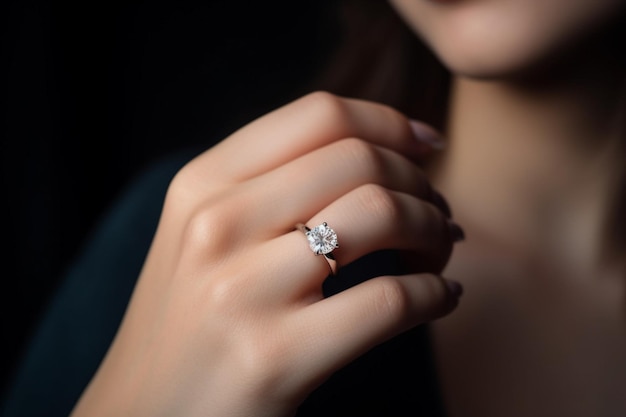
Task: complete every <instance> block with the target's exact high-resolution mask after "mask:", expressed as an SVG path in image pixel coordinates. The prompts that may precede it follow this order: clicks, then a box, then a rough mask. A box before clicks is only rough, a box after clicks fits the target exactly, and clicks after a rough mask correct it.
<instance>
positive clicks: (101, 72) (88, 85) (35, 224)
mask: <svg viewBox="0 0 626 417" xmlns="http://www.w3.org/2000/svg"><path fill="white" fill-rule="evenodd" d="M335 3H336V2H333V1H331V0H323V1H320V0H318V1H302V2H294V1H282V0H281V1H265V2H255V1H232V0H231V1H226V0H220V1H211V0H205V1H191V0H184V1H174V0H169V1H168V0H158V1H85V2H68V1H43V0H42V1H37V0H35V1H16V0H12V1H6V0H5V1H3V2H0V140H1V147H0V158H1V169H2V171H1V176H0V180H1V181H2V182H1V184H0V185H1V194H0V195H1V196H2V200H1V201H2V203H1V204H0V207H1V208H0V210H1V212H0V230H1V231H2V235H1V236H2V241H3V243H4V245H3V249H2V250H1V251H0V253H1V254H2V255H1V257H0V261H1V262H2V263H1V266H0V267H1V271H2V272H1V274H2V286H1V287H0V294H1V297H2V299H1V304H2V311H1V316H2V352H3V353H2V355H1V356H0V357H1V358H2V361H1V378H2V379H1V383H2V388H4V386H5V385H6V383H7V381H8V380H9V377H10V375H11V373H12V372H13V371H14V369H15V366H16V364H17V363H18V361H19V358H20V354H21V352H22V351H23V348H24V344H25V343H26V342H27V341H28V338H29V335H30V334H31V332H32V331H33V326H34V324H35V323H36V322H37V319H38V318H39V317H40V315H41V314H42V312H43V311H44V308H45V305H46V302H47V300H48V299H49V297H50V295H51V294H52V293H53V292H54V290H55V289H56V288H57V286H58V284H59V280H60V279H61V278H62V277H63V274H64V272H65V271H66V270H67V268H68V265H69V264H70V263H71V261H72V259H73V257H74V256H75V255H76V253H77V252H78V251H79V250H80V247H81V245H83V243H84V242H85V240H86V239H88V236H89V231H90V230H91V228H92V227H93V226H94V224H95V222H97V219H98V218H99V216H101V215H102V214H103V212H104V210H106V208H107V207H108V205H109V204H110V202H111V201H112V200H113V199H115V197H116V196H117V195H118V194H119V193H120V192H121V190H122V189H123V187H124V185H125V184H127V183H128V182H129V181H130V180H131V179H132V178H133V177H134V176H135V175H138V174H139V173H140V172H141V171H142V170H143V169H145V168H146V167H147V166H149V165H150V164H151V163H152V162H154V161H156V160H158V159H159V158H161V157H163V156H165V155H167V154H169V153H172V152H176V151H177V150H179V149H184V148H187V147H200V148H203V147H209V146H211V145H212V144H213V143H215V142H216V141H219V140H221V139H222V138H223V137H225V136H226V135H228V134H229V133H231V132H232V131H233V130H235V129H236V128H238V127H239V126H241V125H243V124H245V123H247V122H248V121H250V120H251V119H253V118H255V117H257V116H259V115H261V114H263V113H265V112H267V111H269V110H272V109H273V108H275V107H277V106H279V105H281V104H284V103H285V102H287V101H289V100H292V99H294V98H296V97H298V96H300V95H302V94H304V93H306V92H308V91H310V90H311V89H314V88H316V83H315V81H316V77H315V75H316V74H317V73H318V72H319V71H320V69H321V68H323V66H324V63H325V62H326V60H327V57H328V56H329V54H330V52H331V51H332V50H333V46H334V44H335V36H336V35H337V31H338V26H337V20H336V11H335V8H336V5H335Z"/></svg>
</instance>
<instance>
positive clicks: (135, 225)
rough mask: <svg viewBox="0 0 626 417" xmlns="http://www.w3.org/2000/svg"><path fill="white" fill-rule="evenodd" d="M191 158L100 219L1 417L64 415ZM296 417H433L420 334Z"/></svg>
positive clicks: (319, 393)
mask: <svg viewBox="0 0 626 417" xmlns="http://www.w3.org/2000/svg"><path fill="white" fill-rule="evenodd" d="M193 154H194V152H193V151H190V152H183V153H180V154H176V155H174V156H172V157H170V158H167V159H165V160H163V161H161V162H159V163H157V164H155V165H154V166H153V167H152V168H151V169H149V170H147V172H145V173H144V174H143V175H141V176H139V178H137V179H136V180H135V181H134V182H133V183H132V184H131V185H130V186H129V187H128V189H127V190H126V192H125V193H124V194H123V195H122V196H121V198H120V199H119V200H118V201H117V202H116V203H115V204H114V205H113V206H112V207H111V209H110V210H109V211H108V214H107V215H106V216H105V217H104V218H103V220H102V222H101V223H100V225H99V227H98V228H97V229H96V231H95V233H94V235H93V237H92V239H91V240H90V242H89V244H88V245H87V246H86V247H85V249H84V251H83V252H82V253H81V254H80V256H79V257H78V258H77V260H76V262H75V264H74V265H73V267H72V268H71V269H70V270H69V272H68V274H67V277H66V279H65V281H64V283H63V285H62V286H61V287H60V288H59V291H58V293H57V294H56V295H55V297H54V298H53V299H52V302H51V303H50V305H49V308H48V310H47V313H46V314H45V316H44V318H43V320H42V322H41V324H40V326H39V327H38V330H37V331H36V333H35V334H34V337H33V339H32V341H31V343H30V345H29V348H28V351H27V352H26V353H25V355H24V358H23V362H22V363H21V366H20V367H19V370H18V373H17V375H16V377H15V379H14V382H13V384H11V386H10V387H9V390H8V391H7V393H6V396H5V398H4V401H3V410H2V411H3V416H5V417H17V416H21V417H24V416H49V417H56V416H67V415H68V414H69V413H70V411H71V409H72V408H73V406H74V404H75V403H76V401H77V399H78V398H79V397H80V395H81V393H82V391H83V390H84V388H85V386H86V385H87V383H88V382H89V380H90V379H91V378H92V376H93V374H94V372H95V371H96V369H97V367H98V365H99V363H100V361H101V360H102V358H103V357H104V354H105V352H106V351H107V349H108V347H109V344H110V343H111V341H112V339H113V337H114V335H115V332H116V330H117V327H118V325H119V323H120V321H121V319H122V316H123V314H124V311H125V308H126V304H127V302H128V300H129V298H130V295H131V292H132V289H133V287H134V284H135V280H136V278H137V277H138V275H139V272H140V270H141V267H142V264H143V261H144V258H145V256H146V254H147V251H148V248H149V246H150V242H151V240H152V237H153V235H154V232H155V230H156V227H157V223H158V219H159V216H160V212H161V208H162V203H163V199H164V196H165V192H166V190H167V186H168V184H169V182H170V180H171V178H172V176H173V175H174V174H175V172H176V171H177V170H178V169H179V168H180V167H181V166H182V165H183V164H184V163H185V162H187V161H188V160H189V159H190V158H191V157H192V156H193ZM303 244H305V243H304V242H303ZM394 258H395V256H394V254H393V253H391V252H381V253H377V254H373V255H371V256H369V257H367V258H364V259H363V260H360V261H357V262H355V263H354V264H352V265H349V266H347V267H345V268H342V269H341V271H340V274H339V275H338V276H336V277H331V278H329V279H328V280H327V282H326V283H325V285H324V291H325V292H326V294H328V295H330V294H332V293H335V292H338V291H341V290H342V289H344V288H346V287H348V286H351V285H354V284H355V283H358V282H359V281H361V280H363V279H367V278H369V277H373V276H376V275H378V274H380V273H382V272H383V271H384V272H385V273H389V269H388V266H389V265H392V264H393V263H394V262H395V259H394ZM362 325H363V326H367V323H365V322H364V323H362ZM297 415H298V416H299V417H308V416H311V417H312V416H318V417H319V416H325V417H332V416H342V417H345V416H409V415H410V416H424V417H426V416H428V417H439V416H443V415H444V413H443V411H442V406H441V400H440V396H439V391H438V386H437V378H436V376H435V370H434V367H433V361H432V355H431V351H430V345H429V340H428V327H427V326H421V327H418V328H415V329H413V330H411V331H409V332H407V333H405V334H403V335H400V336H398V337H396V338H395V339H393V340H391V341H389V342H387V343H384V344H382V345H380V346H378V347H376V348H374V349H373V350H371V351H370V352H369V353H367V354H365V355H364V356H362V357H361V358H359V359H357V360H356V361H354V362H353V363H351V364H349V365H348V366H346V367H345V368H344V369H342V370H340V371H338V372H337V373H336V374H335V375H333V376H332V377H331V378H330V379H329V380H328V381H327V382H325V383H324V384H323V385H322V386H321V387H319V388H318V389H317V390H316V391H314V392H313V393H312V395H311V396H310V397H309V398H308V399H307V400H306V401H305V402H304V403H303V404H302V406H301V407H300V410H299V412H298V414H297Z"/></svg>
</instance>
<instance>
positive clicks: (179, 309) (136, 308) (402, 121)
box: [73, 93, 458, 417]
mask: <svg viewBox="0 0 626 417" xmlns="http://www.w3.org/2000/svg"><path fill="white" fill-rule="evenodd" d="M424 149H425V148H424V144H423V143H422V144H420V143H419V142H418V141H416V139H415V136H414V133H413V131H412V129H411V127H410V123H409V121H408V120H407V119H406V118H405V117H404V116H402V115H401V114H399V113H398V112H396V111H395V110H393V109H390V108H388V107H386V106H383V105H380V104H375V103H369V102H364V101H358V100H349V99H343V98H338V97H335V96H332V95H330V94H327V93H314V94H311V95H309V96H307V97H304V98H302V99H300V100H297V101H296V102H294V103H291V104H289V105H287V106H285V107H283V108H280V109H278V110H276V111H274V112H272V113H270V114H268V115H266V116H264V117H262V118H260V119H258V120H256V121H254V122H252V123H251V124H249V125H247V126H245V127H243V128H242V129H240V130H239V131H237V132H235V133H234V134H233V135H231V136H230V137H229V138H227V139H226V140H224V141H223V142H221V143H220V144H218V145H217V146H215V147H214V148H212V149H210V150H208V151H207V152H205V153H203V154H201V155H200V156H198V157H197V158H195V159H194V160H192V161H191V162H190V163H188V164H187V165H186V166H185V167H184V168H183V169H182V170H181V171H180V172H179V173H178V174H177V175H176V177H175V178H174V180H173V181H172V183H171V185H170V188H169V190H168V195H167V197H166V201H165V204H164V209H163V213H162V217H161V221H160V224H159V227H158V230H157V233H156V235H155V238H154V240H153V244H152V247H151V249H150V253H149V255H148V257H147V259H146V262H145V265H144V269H143V271H142V274H141V277H140V278H139V281H138V283H137V286H136V288H135V291H134V294H133V296H132V299H131V302H130V304H129V307H128V310H127V312H126V315H125V317H124V320H123V322H122V325H121V327H120V330H119V331H118V334H117V336H116V338H115V341H114V343H113V344H112V346H111V348H110V350H109V352H108V354H107V356H106V358H105V360H104V361H103V363H102V365H101V367H100V369H99V370H98V373H97V374H96V376H95V377H94V379H93V380H92V382H91V383H90V385H89V387H88V389H87V390H86V392H85V393H84V394H83V396H82V398H81V400H80V402H79V404H78V405H77V407H76V409H75V410H74V413H73V415H74V416H79V415H88V416H92V417H93V416H97V415H132V416H158V415H178V416H209V415H210V416H228V417H233V416H255V417H260V416H288V415H292V414H293V413H294V412H295V410H296V408H297V407H298V405H299V403H300V402H301V401H302V400H303V399H304V398H305V397H306V395H307V394H308V393H310V391H312V390H313V389H314V388H315V387H316V386H318V385H319V384H320V383H321V382H323V381H324V379H325V378H327V377H328V376H329V375H331V374H332V373H333V372H334V371H336V370H337V369H339V368H340V367H342V366H343V365H345V364H347V363H348V362H350V361H351V360H353V359H355V358H356V357H357V356H359V355H360V354H362V353H364V352H366V351H367V350H369V349H370V348H372V347H374V346H375V345H377V344H379V343H381V342H383V341H385V340H387V339H389V338H390V337H393V336H394V335H397V334H398V333H400V332H403V331H405V330H407V329H409V328H411V327H413V326H416V325H417V324H420V323H423V322H425V321H427V320H431V319H434V318H437V317H440V316H442V315H445V314H447V313H448V312H450V311H451V310H452V309H453V308H454V307H455V306H456V303H457V295H458V294H456V292H455V291H454V284H449V283H447V281H445V280H444V279H443V278H441V277H439V276H437V275H436V274H437V273H439V272H440V271H441V269H442V268H443V267H444V266H445V264H446V262H447V260H448V258H449V256H450V253H451V248H452V245H453V240H454V232H453V230H454V228H452V229H451V228H450V223H449V221H448V219H447V217H446V215H445V214H444V212H443V211H442V207H441V204H440V199H438V198H437V197H436V193H434V192H433V190H432V188H431V186H430V185H429V184H428V182H427V180H426V178H425V177H424V174H423V172H422V171H421V170H420V168H419V167H418V164H417V162H419V159H420V158H421V157H422V156H423V154H424ZM299 222H302V223H305V224H307V225H309V226H310V227H312V226H315V225H317V224H320V223H322V222H328V224H329V225H330V226H331V227H333V229H334V230H335V231H336V232H337V234H338V236H339V242H340V248H339V249H337V250H336V251H335V252H333V254H334V256H335V258H336V261H337V264H338V267H339V268H341V266H342V265H346V264H348V263H350V262H352V261H353V260H355V259H357V258H360V257H362V256H364V255H366V254H368V253H370V252H373V251H376V250H380V249H399V250H403V251H408V252H411V253H413V254H414V255H415V256H416V257H417V258H418V259H422V260H423V261H424V262H423V263H422V265H423V267H422V270H418V271H416V273H414V274H411V275H406V276H385V277H379V278H374V279H371V280H368V281H366V282H364V283H362V284H358V285H356V286H354V287H352V288H350V289H348V290H345V291H343V292H341V293H339V294H337V295H334V296H331V297H328V298H324V297H323V294H322V282H323V281H324V279H326V278H327V275H328V265H327V263H326V262H325V259H324V258H323V257H321V256H315V255H314V254H313V253H312V252H311V250H310V249H309V247H308V242H307V240H306V238H305V236H304V235H303V234H302V232H301V231H298V230H295V228H294V227H295V225H296V224H297V223H299ZM451 230H452V231H451ZM418 265H419V263H418ZM333 279H341V277H340V276H339V277H334V278H333ZM451 289H452V290H451Z"/></svg>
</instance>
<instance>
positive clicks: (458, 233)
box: [448, 220, 465, 242]
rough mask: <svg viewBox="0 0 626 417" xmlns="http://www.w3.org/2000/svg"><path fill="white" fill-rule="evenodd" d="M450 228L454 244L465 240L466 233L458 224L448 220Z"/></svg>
mask: <svg viewBox="0 0 626 417" xmlns="http://www.w3.org/2000/svg"><path fill="white" fill-rule="evenodd" d="M448 228H449V229H450V236H451V237H452V240H453V241H454V242H460V241H462V240H465V232H464V231H463V229H462V228H461V226H459V225H458V224H456V223H454V222H453V221H450V220H448Z"/></svg>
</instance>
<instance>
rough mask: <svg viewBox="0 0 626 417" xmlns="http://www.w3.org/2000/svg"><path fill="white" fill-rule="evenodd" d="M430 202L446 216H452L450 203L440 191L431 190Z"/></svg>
mask: <svg viewBox="0 0 626 417" xmlns="http://www.w3.org/2000/svg"><path fill="white" fill-rule="evenodd" d="M431 199H432V202H433V204H434V205H435V206H436V207H437V208H438V209H439V210H441V211H442V212H443V214H445V215H446V217H447V218H451V217H452V210H450V205H449V204H448V202H447V201H446V199H445V197H444V196H443V195H441V193H440V192H438V191H436V190H433V192H432V197H431Z"/></svg>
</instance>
